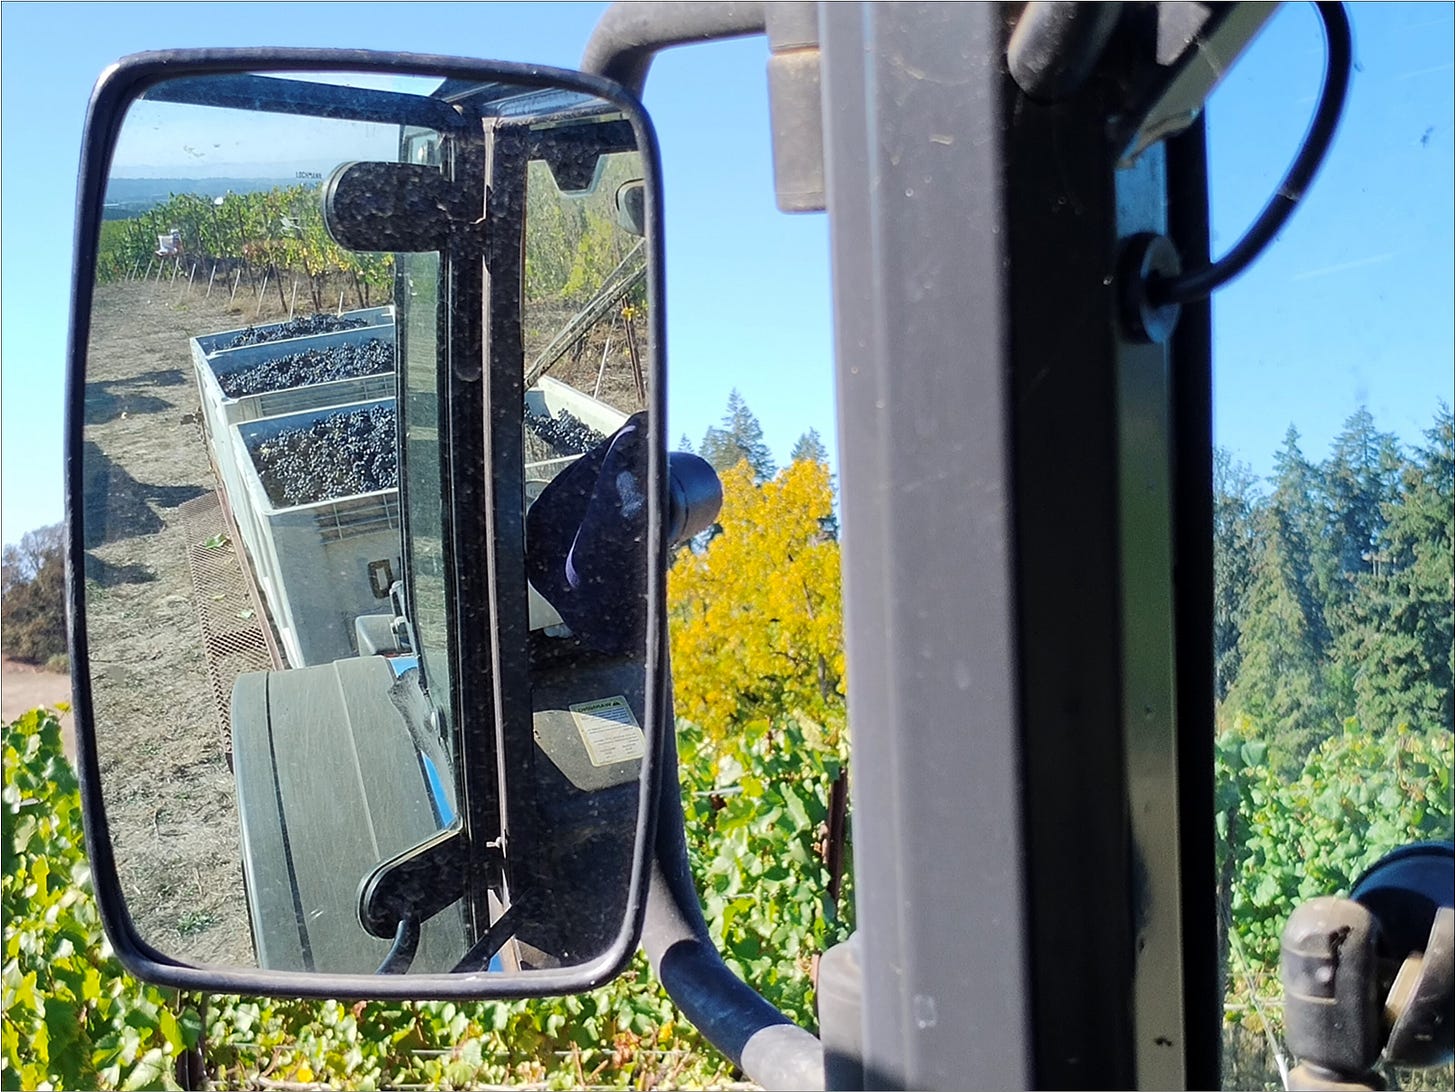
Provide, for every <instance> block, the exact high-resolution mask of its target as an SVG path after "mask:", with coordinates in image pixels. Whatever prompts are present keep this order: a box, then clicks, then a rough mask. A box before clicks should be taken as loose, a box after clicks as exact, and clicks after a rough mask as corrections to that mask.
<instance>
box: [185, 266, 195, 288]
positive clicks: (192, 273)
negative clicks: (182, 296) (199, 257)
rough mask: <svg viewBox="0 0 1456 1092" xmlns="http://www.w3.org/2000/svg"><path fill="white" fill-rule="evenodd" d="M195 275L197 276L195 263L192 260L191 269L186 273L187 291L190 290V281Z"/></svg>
mask: <svg viewBox="0 0 1456 1092" xmlns="http://www.w3.org/2000/svg"><path fill="white" fill-rule="evenodd" d="M196 277H197V263H196V262H193V263H192V271H191V272H190V273H188V274H187V290H188V291H189V292H190V291H191V290H192V282H193V280H195V279H196Z"/></svg>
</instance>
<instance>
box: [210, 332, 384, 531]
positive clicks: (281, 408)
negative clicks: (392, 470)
mask: <svg viewBox="0 0 1456 1092" xmlns="http://www.w3.org/2000/svg"><path fill="white" fill-rule="evenodd" d="M338 317H339V318H343V319H353V320H355V321H362V322H363V323H364V325H363V326H361V327H356V328H354V329H352V330H338V331H335V332H333V333H324V334H309V335H306V336H304V337H294V338H284V339H280V340H277V341H265V342H261V343H259V344H255V345H244V346H240V347H238V348H227V346H229V345H231V344H232V343H233V342H234V341H235V340H236V339H237V338H238V336H239V335H241V334H243V333H245V332H247V331H248V330H253V331H255V332H257V333H259V334H263V335H267V334H269V333H272V332H275V331H277V330H278V329H280V328H281V327H282V326H284V325H285V323H282V322H275V323H270V324H267V325H264V326H250V327H243V328H242V329H237V330H224V331H222V332H221V333H216V334H202V335H200V336H198V337H194V338H191V339H190V340H189V342H188V345H189V347H190V348H191V350H192V369H193V371H194V372H195V373H196V376H197V393H198V400H199V401H200V402H201V404H202V427H203V430H204V432H205V433H206V435H207V447H208V453H209V455H210V457H211V458H212V461H213V465H214V466H215V467H216V468H217V474H218V477H219V479H220V480H221V481H222V483H223V493H224V498H225V500H226V501H227V503H228V506H229V508H231V507H232V506H233V505H234V503H235V500H234V498H237V497H240V496H241V495H242V491H243V480H242V477H241V476H240V474H239V472H238V467H239V466H240V465H242V464H243V463H244V462H246V461H247V458H248V456H247V452H246V451H234V450H233V444H234V442H235V434H234V429H233V427H232V426H234V425H236V424H238V423H239V422H242V421H256V420H259V419H261V418H264V417H278V416H282V415H284V414H289V413H300V412H302V411H304V410H311V409H318V408H321V407H324V406H341V405H344V404H346V403H349V402H363V401H367V400H369V399H378V398H391V397H393V396H394V374H395V373H394V372H393V371H388V372H380V373H378V374H376V375H369V376H361V377H358V378H354V379H335V380H331V381H330V382H327V383H313V384H309V385H306V386H300V387H288V388H286V389H284V390H276V391H264V392H261V393H258V394H248V395H243V396H241V397H238V398H230V397H228V396H227V395H225V394H224V393H223V390H222V386H221V385H220V383H219V377H222V376H227V375H230V374H232V373H233V372H236V371H238V370H240V369H242V368H246V367H251V366H252V365H254V364H259V363H261V362H263V361H266V360H275V359H277V358H279V357H284V356H291V355H293V354H295V353H302V352H307V351H308V350H310V349H327V348H331V347H333V346H337V345H363V344H365V343H367V342H369V341H371V340H374V339H376V338H377V339H379V340H380V341H384V342H387V343H388V344H390V345H394V344H395V327H394V306H393V305H392V304H390V305H387V306H384V307H369V308H365V309H364V310H359V311H345V312H343V313H342V314H340V315H339V316H338ZM234 518H237V517H236V515H235V516H234Z"/></svg>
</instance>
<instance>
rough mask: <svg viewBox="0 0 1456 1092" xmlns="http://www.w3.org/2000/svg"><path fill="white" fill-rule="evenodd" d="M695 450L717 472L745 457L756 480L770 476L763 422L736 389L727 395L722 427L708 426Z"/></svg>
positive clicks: (763, 480) (768, 453)
mask: <svg viewBox="0 0 1456 1092" xmlns="http://www.w3.org/2000/svg"><path fill="white" fill-rule="evenodd" d="M698 454H699V455H701V456H702V457H703V458H704V459H706V460H707V461H708V462H709V463H710V464H711V465H712V467H713V469H715V470H717V471H718V472H719V473H720V474H721V473H723V472H724V471H727V470H731V469H733V467H735V466H737V465H738V464H739V463H740V462H742V461H744V460H745V459H746V460H748V465H749V466H750V467H751V468H752V469H753V478H754V481H755V482H756V483H758V484H760V485H761V484H762V483H764V482H766V481H768V480H769V479H770V478H772V477H773V476H774V461H773V455H772V453H770V451H769V449H768V445H767V444H766V443H764V442H763V426H762V425H760V424H759V423H758V418H757V417H755V416H754V415H753V411H752V410H750V409H749V408H748V403H747V402H745V401H744V400H743V396H742V395H741V394H739V393H738V391H737V390H736V389H735V390H734V391H733V392H732V393H730V394H729V395H728V412H726V413H725V414H724V415H723V423H722V427H721V428H709V429H708V431H707V433H706V434H705V435H704V436H703V442H702V444H701V445H699V448H698Z"/></svg>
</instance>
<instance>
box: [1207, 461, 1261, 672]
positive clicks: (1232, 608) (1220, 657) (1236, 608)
mask: <svg viewBox="0 0 1456 1092" xmlns="http://www.w3.org/2000/svg"><path fill="white" fill-rule="evenodd" d="M1259 504H1260V500H1259V497H1258V496H1257V494H1256V492H1255V478H1254V474H1253V472H1252V471H1251V470H1250V469H1249V467H1248V466H1247V465H1246V464H1244V463H1241V462H1236V461H1234V458H1233V456H1232V455H1231V454H1230V453H1229V452H1228V451H1227V450H1226V449H1224V448H1218V449H1217V450H1215V451H1214V455H1213V574H1214V576H1213V596H1214V599H1213V654H1214V685H1215V696H1216V697H1217V699H1218V700H1219V701H1223V700H1224V698H1225V697H1227V696H1228V691H1229V687H1230V686H1232V685H1233V682H1234V679H1236V678H1237V677H1238V673H1239V663H1240V653H1239V635H1240V632H1241V631H1242V628H1243V625H1244V619H1245V614H1246V611H1247V600H1248V595H1249V588H1250V585H1251V584H1252V583H1253V579H1254V559H1255V557H1256V556H1257V553H1258V539H1257V537H1256V535H1255V531H1254V521H1255V518H1256V515H1257V508H1258V506H1259Z"/></svg>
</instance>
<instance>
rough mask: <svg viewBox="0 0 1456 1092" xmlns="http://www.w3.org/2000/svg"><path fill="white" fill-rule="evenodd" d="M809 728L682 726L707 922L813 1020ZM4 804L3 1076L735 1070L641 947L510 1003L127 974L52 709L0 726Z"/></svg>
mask: <svg viewBox="0 0 1456 1092" xmlns="http://www.w3.org/2000/svg"><path fill="white" fill-rule="evenodd" d="M824 740H825V736H824V733H823V732H821V731H820V730H819V729H818V728H817V726H815V725H813V724H810V723H807V722H803V721H797V720H795V721H790V722H786V723H784V724H782V725H778V726H775V728H774V729H773V730H772V731H770V730H769V729H768V728H767V726H749V730H747V731H746V732H745V733H744V735H743V736H742V737H741V738H738V739H735V740H732V741H724V742H721V743H716V744H711V745H710V744H708V743H706V742H705V740H704V737H703V735H702V733H701V732H699V731H698V730H697V729H695V728H693V727H692V726H689V725H684V726H683V731H682V744H681V745H682V748H683V765H682V771H681V777H682V785H683V797H684V800H685V803H686V810H687V829H688V837H689V854H690V858H691V860H692V862H693V865H694V870H695V872H696V874H697V875H698V877H699V881H700V885H701V886H702V888H703V890H704V891H705V893H706V896H705V902H706V906H707V916H708V920H709V927H710V929H711V930H712V932H713V935H714V938H715V939H716V940H719V941H721V943H722V944H723V946H724V950H725V953H726V956H727V958H728V961H729V962H730V964H731V965H733V966H734V967H735V968H736V969H737V970H738V971H739V972H740V973H743V974H746V975H750V976H752V980H753V981H754V982H755V984H756V985H758V986H759V987H760V988H761V989H762V991H763V992H764V993H765V995H766V996H767V997H768V998H769V1000H771V1001H772V1002H774V1003H775V1004H777V1005H779V1006H780V1007H781V1008H783V1009H785V1011H787V1012H789V1013H790V1014H791V1015H792V1016H794V1017H795V1018H796V1019H798V1020H801V1021H803V1022H804V1023H805V1024H807V1025H810V1026H812V1024H813V1021H814V1004H813V993H812V987H811V976H810V974H809V971H810V967H811V965H812V962H813V959H814V957H815V955H817V954H818V952H819V951H821V950H822V949H823V947H824V946H825V945H827V944H831V943H834V942H835V941H836V940H838V939H840V938H842V937H843V936H845V935H846V934H847V932H848V929H849V925H848V918H847V907H848V905H849V902H850V898H851V896H850V895H849V894H848V891H847V890H846V891H845V892H842V893H841V896H840V899H839V904H838V905H837V906H836V905H833V904H831V903H830V902H829V900H828V899H827V897H826V895H825V891H826V876H825V873H824V868H823V865H822V863H821V860H820V856H819V852H818V850H819V846H818V843H819V842H820V841H821V840H822V838H823V829H822V825H823V822H824V819H825V817H826V815H827V814H828V793H829V786H830V784H831V783H832V781H833V780H834V778H835V777H837V776H838V774H839V771H840V769H841V768H842V764H843V761H844V756H843V754H842V753H841V752H840V751H838V750H836V749H834V748H832V747H830V746H829V745H828V744H827V743H825V742H824ZM750 770H752V771H753V773H752V774H750V773H748V772H747V771H750ZM4 803H5V835H4V837H5V841H4V848H5V853H4V888H3V890H4V913H5V923H6V924H5V928H6V937H5V964H4V1004H5V1013H4V1058H3V1067H4V1068H3V1087H4V1088H6V1089H12V1088H17V1089H18V1088H40V1087H47V1086H48V1087H52V1088H79V1089H85V1088H93V1089H95V1088H138V1089H140V1088H177V1087H179V1085H178V1082H177V1077H176V1074H175V1072H174V1070H175V1067H176V1065H177V1062H178V1060H179V1058H181V1057H182V1055H183V1054H184V1053H186V1052H188V1051H194V1052H199V1053H200V1054H201V1055H202V1056H203V1057H204V1058H205V1064H206V1069H207V1072H208V1075H209V1077H210V1079H211V1080H212V1081H213V1082H214V1083H215V1084H216V1085H219V1086H222V1087H253V1086H256V1084H257V1082H258V1081H259V1080H260V1079H264V1078H266V1079H268V1080H272V1081H283V1082H294V1083H307V1082H312V1081H318V1080H325V1079H326V1080H327V1081H328V1082H329V1083H330V1084H331V1085H333V1086H335V1087H347V1088H361V1089H368V1088H386V1087H396V1086H400V1085H424V1086H432V1087H438V1088H465V1087H474V1086H478V1085H481V1084H502V1083H510V1082H533V1083H545V1084H546V1085H547V1086H549V1087H553V1088H576V1087H582V1086H584V1085H588V1084H590V1085H592V1086H608V1087H657V1086H661V1085H670V1086H676V1085H703V1084H714V1083H721V1082H723V1081H724V1080H727V1079H729V1078H731V1077H732V1075H733V1071H732V1067H731V1066H730V1065H729V1064H728V1063H727V1062H726V1061H725V1060H724V1059H723V1058H722V1057H721V1056H719V1055H718V1054H717V1053H716V1052H715V1051H713V1050H712V1048H711V1047H709V1046H707V1044H706V1043H704V1042H703V1040H702V1039H701V1037H700V1036H699V1035H698V1034H697V1032H696V1031H694V1030H693V1029H692V1028H690V1027H688V1026H687V1025H685V1024H684V1023H682V1021H681V1019H680V1017H679V1016H678V1014H677V1012H676V1010H675V1008H674V1007H673V1005H672V1002H671V1001H670V1000H669V999H668V997H667V996H666V994H664V993H663V991H662V989H661V987H660V986H659V985H658V984H657V982H656V981H655V980H654V979H653V978H652V976H651V974H650V973H649V971H648V969H647V967H646V964H645V962H644V961H643V960H642V958H641V957H640V956H639V957H638V958H637V959H636V960H635V961H634V962H633V964H632V965H631V967H630V968H629V970H628V971H627V972H626V973H625V974H624V975H622V976H621V977H620V978H618V979H617V980H616V981H614V982H612V983H611V984H609V985H607V986H604V987H602V988H601V989H599V990H595V991H593V992H591V993H587V994H582V995H580V996H576V997H562V998H549V999H544V1000H536V1001H519V1002H512V1003H474V1004H461V1003H449V1002H428V1003H425V1002H421V1003H410V1002H404V1003H401V1002H360V1003H357V1004H353V1005H349V1004H346V1003H344V1002H340V1001H305V1000H293V999H282V1000H270V999H262V998H243V997H209V998H204V997H199V996H189V995H180V996H179V995H178V994H176V993H173V992H171V991H163V990H157V989H154V988H152V987H150V986H146V985H142V984H140V983H137V982H136V981H134V980H132V979H131V978H130V977H129V976H127V975H126V973H125V972H124V971H123V970H122V969H121V967H120V965H119V964H118V963H117V961H116V959H115V958H114V957H113V956H112V955H111V950H110V948H109V946H108V945H107V943H106V941H105V939H104V937H103V936H102V933H101V927H100V921H99V918H98V916H97V912H96V909H95V906H94V904H93V903H92V900H91V896H90V893H89V872H88V870H87V867H86V860H85V854H84V850H83V844H82V833H81V826H80V803H79V799H78V794H77V786H76V781H75V777H74V775H73V774H72V773H71V770H70V767H69V766H68V764H67V763H66V760H65V758H64V756H63V754H62V751H61V739H60V728H59V725H58V723H57V721H56V719H55V717H54V716H53V715H52V714H50V713H49V712H45V711H41V710H37V711H35V712H33V713H27V714H26V715H25V716H24V717H21V718H20V719H19V720H18V721H16V722H15V723H14V724H12V725H8V726H6V728H5V786H4Z"/></svg>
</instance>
